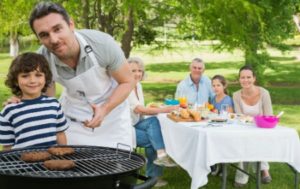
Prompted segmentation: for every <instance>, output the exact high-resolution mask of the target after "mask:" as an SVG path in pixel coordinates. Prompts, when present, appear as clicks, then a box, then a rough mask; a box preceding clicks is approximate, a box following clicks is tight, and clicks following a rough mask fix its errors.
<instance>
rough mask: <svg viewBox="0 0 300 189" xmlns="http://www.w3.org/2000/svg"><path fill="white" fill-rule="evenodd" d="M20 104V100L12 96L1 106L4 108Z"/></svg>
mask: <svg viewBox="0 0 300 189" xmlns="http://www.w3.org/2000/svg"><path fill="white" fill-rule="evenodd" d="M19 102H21V98H19V97H17V96H12V97H10V98H9V99H7V100H6V101H5V102H3V104H2V105H3V106H6V105H8V104H17V103H19Z"/></svg>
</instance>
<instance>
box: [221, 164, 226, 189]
mask: <svg viewBox="0 0 300 189" xmlns="http://www.w3.org/2000/svg"><path fill="white" fill-rule="evenodd" d="M221 166H222V186H221V189H226V184H227V164H226V163H222V164H221Z"/></svg>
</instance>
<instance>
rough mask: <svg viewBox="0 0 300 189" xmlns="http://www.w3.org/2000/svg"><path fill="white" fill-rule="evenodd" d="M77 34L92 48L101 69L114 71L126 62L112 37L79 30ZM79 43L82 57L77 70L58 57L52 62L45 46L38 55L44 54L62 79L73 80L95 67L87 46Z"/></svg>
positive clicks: (92, 31)
mask: <svg viewBox="0 0 300 189" xmlns="http://www.w3.org/2000/svg"><path fill="white" fill-rule="evenodd" d="M76 32H78V33H79V34H81V35H82V37H83V38H84V39H85V40H86V42H87V43H88V45H89V46H90V47H91V48H92V50H93V52H94V54H95V57H96V60H97V62H98V64H99V65H100V66H101V67H103V68H106V69H107V70H108V71H114V70H116V69H118V68H119V67H120V66H121V65H122V64H123V63H124V62H125V56H124V53H123V51H122V49H121V48H120V46H119V45H118V44H117V43H116V41H115V40H114V39H113V38H112V37H111V36H110V35H108V34H106V33H103V32H100V31H96V30H87V29H84V30H77V31H76ZM78 41H79V40H78ZM79 43H80V57H79V62H78V65H77V67H76V69H75V70H74V69H72V68H71V67H69V66H68V65H66V64H64V63H62V62H61V61H60V60H59V59H58V58H57V57H55V58H54V59H52V60H54V61H50V56H51V54H50V51H48V49H47V48H46V47H45V46H41V47H40V49H39V50H38V53H40V54H43V55H44V56H45V57H46V59H47V60H48V62H49V64H55V66H56V69H57V72H58V75H59V76H60V77H62V78H63V79H71V78H73V77H75V76H77V75H79V74H81V73H84V72H85V71H86V70H88V69H89V68H91V67H92V66H93V62H92V59H91V58H90V57H88V53H87V52H86V50H85V49H86V48H85V46H84V45H83V44H82V43H81V42H80V41H79ZM52 56H53V54H52ZM50 68H51V66H50Z"/></svg>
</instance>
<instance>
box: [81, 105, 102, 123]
mask: <svg viewBox="0 0 300 189" xmlns="http://www.w3.org/2000/svg"><path fill="white" fill-rule="evenodd" d="M91 106H92V108H93V111H94V115H93V118H92V119H91V120H90V121H85V122H84V126H86V127H89V128H95V127H100V126H101V122H102V121H103V119H104V117H105V116H106V114H107V111H106V108H105V106H104V105H101V106H98V105H96V104H92V105H91Z"/></svg>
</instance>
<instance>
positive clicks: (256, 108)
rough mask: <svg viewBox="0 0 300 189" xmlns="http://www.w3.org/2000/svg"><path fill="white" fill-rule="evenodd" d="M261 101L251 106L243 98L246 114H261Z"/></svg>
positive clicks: (243, 107)
mask: <svg viewBox="0 0 300 189" xmlns="http://www.w3.org/2000/svg"><path fill="white" fill-rule="evenodd" d="M259 107H260V106H259V101H258V102H257V103H256V104H255V105H253V106H251V105H248V104H246V103H245V102H244V101H243V100H242V109H243V110H244V112H243V113H244V114H245V115H249V116H256V115H258V114H259Z"/></svg>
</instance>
